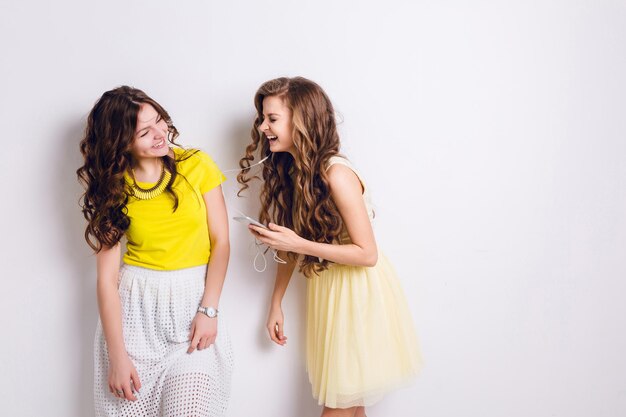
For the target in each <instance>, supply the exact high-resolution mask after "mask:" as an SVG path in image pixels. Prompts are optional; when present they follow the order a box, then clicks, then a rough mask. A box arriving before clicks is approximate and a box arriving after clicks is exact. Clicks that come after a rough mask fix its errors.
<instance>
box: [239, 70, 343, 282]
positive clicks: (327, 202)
mask: <svg viewBox="0 0 626 417" xmlns="http://www.w3.org/2000/svg"><path fill="white" fill-rule="evenodd" d="M272 96H275V97H280V98H281V99H283V101H284V103H285V105H286V106H287V107H288V108H289V109H290V110H291V117H292V120H291V122H292V126H293V130H292V139H293V143H294V147H295V149H296V151H297V152H295V158H294V157H293V156H292V155H291V154H290V153H289V152H277V153H272V152H271V151H270V150H269V142H268V140H267V137H266V136H265V134H263V133H261V132H260V130H259V126H260V125H261V124H262V123H263V99H264V98H265V97H272ZM254 106H255V107H256V111H257V114H256V118H255V119H254V124H253V126H252V131H251V136H252V143H251V144H249V145H248V146H247V147H246V154H245V156H244V157H243V158H241V160H240V161H239V166H240V167H241V168H243V170H242V171H241V173H240V174H239V175H238V176H237V181H239V183H240V184H242V186H241V189H240V191H239V193H241V192H242V191H243V190H245V189H246V188H248V182H249V181H250V180H251V179H253V178H257V179H258V178H259V177H258V176H250V175H249V169H246V168H249V167H250V165H252V161H254V158H255V156H254V154H255V152H257V150H258V153H259V157H260V158H264V157H266V156H270V158H269V159H268V160H267V162H265V163H264V164H263V171H262V178H263V180H264V183H263V188H262V190H261V211H260V213H259V220H260V221H261V222H263V223H268V222H270V221H272V222H274V223H276V224H280V225H283V226H286V227H289V228H290V229H293V230H294V231H295V232H296V233H297V234H298V235H300V236H301V237H303V238H305V239H308V240H312V241H315V242H321V243H334V242H335V243H336V242H337V241H338V238H339V234H340V233H341V230H342V227H343V220H342V219H341V215H340V214H339V211H338V210H337V206H336V205H335V203H334V202H333V200H332V199H331V196H330V187H329V183H328V175H327V173H326V168H327V165H328V160H329V159H330V157H332V156H334V155H338V154H339V146H340V144H339V135H338V133H337V125H336V122H335V111H334V109H333V105H332V103H331V102H330V99H329V98H328V96H327V95H326V93H325V92H324V90H322V88H321V87H320V86H319V85H317V84H316V83H314V82H313V81H310V80H307V79H306V78H302V77H295V78H285V77H282V78H277V79H274V80H270V81H267V82H266V83H264V84H263V85H261V87H260V88H259V89H258V91H257V92H256V95H255V96H254ZM259 147H260V150H259ZM289 256H290V257H291V258H292V259H295V257H296V255H295V254H289ZM330 264H331V261H328V260H325V259H323V260H321V262H320V260H319V259H318V258H317V257H315V256H308V255H306V256H304V258H303V259H302V261H301V262H300V271H301V272H302V273H303V274H304V275H305V276H306V277H312V276H313V275H314V274H315V275H317V274H319V273H320V272H322V271H324V270H325V269H327V268H328V267H329V265H330Z"/></svg>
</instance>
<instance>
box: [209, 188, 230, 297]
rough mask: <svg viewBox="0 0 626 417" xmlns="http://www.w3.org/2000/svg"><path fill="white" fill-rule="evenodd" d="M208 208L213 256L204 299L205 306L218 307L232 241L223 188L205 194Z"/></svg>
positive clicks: (210, 261) (210, 260)
mask: <svg viewBox="0 0 626 417" xmlns="http://www.w3.org/2000/svg"><path fill="white" fill-rule="evenodd" d="M204 202H205V204H206V207H207V222H208V225H209V238H210V240H211V256H210V258H209V266H208V269H207V275H206V286H205V289H204V296H203V297H202V305H203V306H213V307H215V308H217V307H218V305H219V301H220V296H221V294H222V288H223V286H224V280H225V279H226V270H227V269H228V260H229V258H230V240H229V237H228V236H229V235H228V213H227V212H226V203H225V202H224V195H223V194H222V187H221V186H217V187H215V188H213V189H212V190H211V191H209V192H207V193H205V194H204Z"/></svg>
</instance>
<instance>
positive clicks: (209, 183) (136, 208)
mask: <svg viewBox="0 0 626 417" xmlns="http://www.w3.org/2000/svg"><path fill="white" fill-rule="evenodd" d="M172 150H173V151H174V155H175V158H176V160H179V159H180V158H181V157H182V158H186V157H187V156H189V153H191V152H194V151H192V150H190V151H188V152H189V153H187V154H186V155H184V156H183V154H184V153H185V150H183V149H180V148H172ZM176 170H177V172H178V175H177V177H176V180H175V182H174V184H173V186H172V188H173V190H174V192H176V194H177V196H178V208H177V209H176V211H175V212H172V210H173V208H174V199H173V197H172V196H171V195H170V194H169V193H168V192H166V191H164V192H163V193H161V194H160V195H158V196H157V197H154V198H151V199H149V200H139V199H137V198H135V197H129V200H128V203H127V204H126V208H127V209H128V213H127V215H128V217H129V218H130V227H129V228H128V230H127V231H126V238H127V240H128V243H127V244H126V253H125V254H124V262H125V263H127V264H129V265H137V266H141V267H144V268H150V269H158V270H173V269H182V268H190V267H193V266H199V265H204V264H206V263H208V261H209V256H210V254H211V242H210V240H209V228H208V224H207V209H206V205H205V204H204V198H203V197H202V195H203V194H204V193H206V192H208V191H210V190H211V189H213V188H215V187H217V186H218V185H220V184H221V183H222V182H224V181H225V180H226V177H225V176H224V174H222V172H221V171H220V170H219V168H218V167H217V165H216V164H215V162H213V160H212V159H211V157H209V155H207V154H206V153H204V152H202V151H198V152H196V153H195V154H193V155H191V156H189V157H188V158H187V159H184V160H182V161H179V162H176ZM127 181H130V183H132V179H130V177H129V176H127ZM137 185H139V186H140V187H141V188H144V189H147V188H150V187H152V186H153V185H154V184H150V183H142V182H137ZM209 209H210V208H209Z"/></svg>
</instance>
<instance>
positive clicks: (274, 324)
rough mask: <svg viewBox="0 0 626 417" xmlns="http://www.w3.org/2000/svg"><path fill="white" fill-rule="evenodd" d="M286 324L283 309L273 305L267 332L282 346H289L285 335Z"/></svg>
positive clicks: (268, 319)
mask: <svg viewBox="0 0 626 417" xmlns="http://www.w3.org/2000/svg"><path fill="white" fill-rule="evenodd" d="M284 322H285V318H284V316H283V309H282V308H281V307H280V306H274V305H273V306H272V307H271V308H270V313H269V316H268V318H267V331H268V333H269V335H270V338H271V339H272V340H273V341H274V342H275V343H277V344H279V345H281V346H285V344H287V336H285V335H284V334H283V324H284Z"/></svg>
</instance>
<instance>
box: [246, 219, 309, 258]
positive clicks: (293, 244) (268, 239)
mask: <svg viewBox="0 0 626 417" xmlns="http://www.w3.org/2000/svg"><path fill="white" fill-rule="evenodd" d="M267 226H268V227H269V230H268V229H264V228H262V227H258V226H254V225H252V224H251V225H248V228H249V229H250V231H251V233H252V234H253V235H254V237H255V238H256V239H257V240H259V241H261V242H262V243H264V244H266V245H267V246H269V247H270V248H272V249H276V250H279V251H285V252H295V253H302V249H301V248H302V244H303V243H304V242H306V239H303V238H302V237H300V236H298V235H297V234H296V232H294V231H293V230H291V229H290V228H288V227H284V226H279V225H277V224H275V223H270V224H268V225H267Z"/></svg>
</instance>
